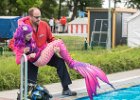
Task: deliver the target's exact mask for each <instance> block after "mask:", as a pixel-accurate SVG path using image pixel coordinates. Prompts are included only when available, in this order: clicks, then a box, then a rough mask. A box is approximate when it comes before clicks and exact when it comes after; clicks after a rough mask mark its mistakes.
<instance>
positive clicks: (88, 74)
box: [34, 39, 113, 100]
mask: <svg viewBox="0 0 140 100" xmlns="http://www.w3.org/2000/svg"><path fill="white" fill-rule="evenodd" d="M55 47H59V48H60V51H59V54H60V56H61V57H62V58H63V59H64V60H65V62H66V63H67V65H68V66H69V67H70V68H72V69H74V70H75V71H77V72H78V73H79V74H81V75H82V76H83V77H84V78H85V83H86V87H87V92H88V95H89V97H90V100H93V96H94V95H96V90H97V87H100V85H99V82H98V80H97V78H99V79H100V80H102V81H103V82H105V83H107V84H109V85H110V86H111V87H113V86H112V85H111V84H110V83H109V81H108V79H107V76H106V74H105V73H104V72H103V71H102V70H101V69H99V68H98V67H96V66H93V65H90V64H88V63H83V62H79V61H76V60H73V59H72V57H71V56H70V54H69V52H68V50H67V48H66V46H65V44H64V42H63V41H62V40H60V39H58V40H55V41H53V42H51V43H49V44H48V45H47V46H46V47H45V48H44V49H43V50H42V51H41V54H40V57H39V58H38V59H37V61H36V62H34V64H35V65H36V66H44V65H46V64H47V63H48V62H49V61H50V59H51V57H52V56H53V55H54V53H55V51H54V48H55Z"/></svg>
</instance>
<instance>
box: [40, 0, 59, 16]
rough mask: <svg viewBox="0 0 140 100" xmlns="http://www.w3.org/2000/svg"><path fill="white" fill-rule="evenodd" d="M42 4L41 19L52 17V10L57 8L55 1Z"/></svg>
mask: <svg viewBox="0 0 140 100" xmlns="http://www.w3.org/2000/svg"><path fill="white" fill-rule="evenodd" d="M42 1H43V3H42V5H41V6H40V9H41V12H42V16H43V17H47V18H50V17H54V10H55V8H56V7H57V2H56V0H42Z"/></svg>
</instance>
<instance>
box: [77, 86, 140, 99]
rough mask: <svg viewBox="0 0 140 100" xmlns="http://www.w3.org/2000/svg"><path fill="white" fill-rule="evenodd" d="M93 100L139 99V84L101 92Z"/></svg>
mask: <svg viewBox="0 0 140 100" xmlns="http://www.w3.org/2000/svg"><path fill="white" fill-rule="evenodd" d="M76 100H90V99H89V97H82V98H79V99H76ZM94 100H140V85H138V86H133V87H129V88H124V89H119V90H116V91H111V92H106V93H102V94H99V95H97V96H94Z"/></svg>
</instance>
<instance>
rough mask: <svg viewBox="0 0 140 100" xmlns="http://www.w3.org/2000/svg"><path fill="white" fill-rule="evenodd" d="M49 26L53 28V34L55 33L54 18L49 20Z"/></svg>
mask: <svg viewBox="0 0 140 100" xmlns="http://www.w3.org/2000/svg"><path fill="white" fill-rule="evenodd" d="M49 25H50V27H51V32H53V28H54V19H53V17H52V18H51V19H50V20H49Z"/></svg>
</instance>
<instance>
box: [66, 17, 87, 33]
mask: <svg viewBox="0 0 140 100" xmlns="http://www.w3.org/2000/svg"><path fill="white" fill-rule="evenodd" d="M87 31H88V18H87V17H84V18H76V19H75V20H73V21H71V22H69V23H68V33H71V34H87Z"/></svg>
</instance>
